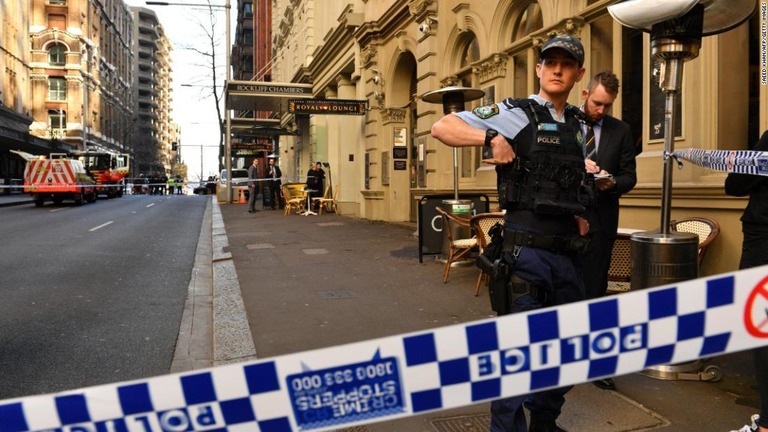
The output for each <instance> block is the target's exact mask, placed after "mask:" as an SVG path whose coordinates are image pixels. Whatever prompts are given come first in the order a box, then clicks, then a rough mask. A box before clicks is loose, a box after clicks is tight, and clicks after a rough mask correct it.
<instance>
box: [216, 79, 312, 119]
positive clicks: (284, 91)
mask: <svg viewBox="0 0 768 432" xmlns="http://www.w3.org/2000/svg"><path fill="white" fill-rule="evenodd" d="M289 98H290V99H300V98H307V99H310V98H312V84H297V83H280V82H264V81H229V82H227V91H226V102H227V109H231V110H238V111H270V112H285V111H287V101H288V99H289Z"/></svg>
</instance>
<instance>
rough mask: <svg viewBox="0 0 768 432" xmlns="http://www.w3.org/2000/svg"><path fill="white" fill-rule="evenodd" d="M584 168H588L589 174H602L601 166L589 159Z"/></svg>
mask: <svg viewBox="0 0 768 432" xmlns="http://www.w3.org/2000/svg"><path fill="white" fill-rule="evenodd" d="M584 168H586V170H587V173H589V174H597V173H599V172H600V166H598V165H597V162H595V161H593V160H592V159H589V158H587V159H584Z"/></svg>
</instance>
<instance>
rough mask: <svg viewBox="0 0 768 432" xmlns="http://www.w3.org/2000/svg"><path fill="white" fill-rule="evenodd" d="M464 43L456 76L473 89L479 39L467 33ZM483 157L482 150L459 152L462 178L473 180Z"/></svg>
mask: <svg viewBox="0 0 768 432" xmlns="http://www.w3.org/2000/svg"><path fill="white" fill-rule="evenodd" d="M463 41H464V47H463V49H462V51H461V63H460V67H459V71H458V73H457V74H456V76H457V77H458V78H459V80H460V82H461V83H460V84H459V85H461V86H463V87H473V86H474V82H473V80H472V78H473V75H472V64H473V63H475V62H477V61H478V60H480V44H478V42H477V37H476V36H475V35H474V33H471V32H468V33H467V35H466V36H465V37H464V39H463ZM478 103H479V101H478ZM476 104H477V103H475V104H474V105H476ZM468 108H469V107H468ZM481 156H482V149H479V148H475V147H462V148H461V150H460V152H459V170H460V175H461V177H462V178H473V177H474V176H475V171H476V170H477V168H479V167H480V160H481Z"/></svg>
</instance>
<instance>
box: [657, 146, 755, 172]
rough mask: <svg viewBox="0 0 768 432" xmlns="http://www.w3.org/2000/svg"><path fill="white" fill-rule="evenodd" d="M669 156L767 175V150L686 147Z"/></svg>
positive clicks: (701, 163)
mask: <svg viewBox="0 0 768 432" xmlns="http://www.w3.org/2000/svg"><path fill="white" fill-rule="evenodd" d="M671 156H672V157H673V158H675V159H678V160H679V159H683V160H687V161H689V162H691V163H693V164H694V165H698V166H700V167H704V168H710V169H713V170H716V171H726V172H733V173H740V174H752V175H761V176H768V152H762V151H753V150H701V149H692V148H687V149H681V150H676V151H674V152H672V154H671Z"/></svg>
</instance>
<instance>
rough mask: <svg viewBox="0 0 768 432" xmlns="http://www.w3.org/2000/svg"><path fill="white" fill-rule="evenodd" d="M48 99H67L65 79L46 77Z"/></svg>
mask: <svg viewBox="0 0 768 432" xmlns="http://www.w3.org/2000/svg"><path fill="white" fill-rule="evenodd" d="M48 100H53V101H65V100H67V80H66V79H64V78H60V77H50V78H48Z"/></svg>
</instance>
